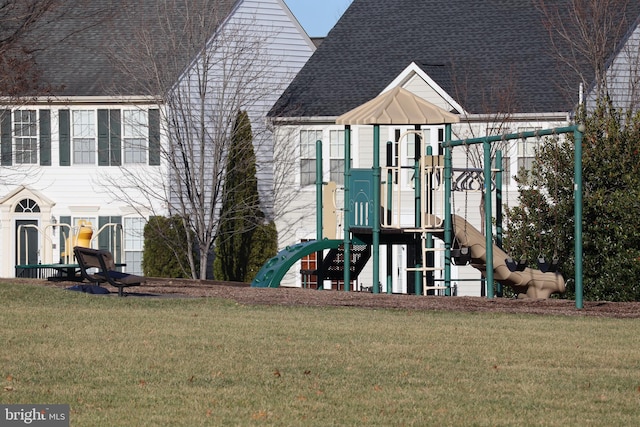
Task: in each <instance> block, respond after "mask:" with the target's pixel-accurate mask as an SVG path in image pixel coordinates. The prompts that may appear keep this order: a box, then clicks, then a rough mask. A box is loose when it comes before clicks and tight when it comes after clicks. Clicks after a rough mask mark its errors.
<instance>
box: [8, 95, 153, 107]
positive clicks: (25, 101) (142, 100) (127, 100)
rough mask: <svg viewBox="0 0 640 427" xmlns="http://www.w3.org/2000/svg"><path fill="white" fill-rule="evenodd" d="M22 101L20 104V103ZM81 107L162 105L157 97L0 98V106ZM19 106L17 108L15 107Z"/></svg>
mask: <svg viewBox="0 0 640 427" xmlns="http://www.w3.org/2000/svg"><path fill="white" fill-rule="evenodd" d="M20 101H22V102H20ZM43 104H44V105H82V104H144V105H149V104H151V105H156V106H158V107H159V106H160V105H162V104H163V101H162V98H161V97H159V96H144V95H131V96H129V95H127V96H34V97H33V98H30V97H29V98H21V99H16V98H7V97H0V105H10V106H16V107H15V108H22V105H43ZM18 105H19V107H17V106H18Z"/></svg>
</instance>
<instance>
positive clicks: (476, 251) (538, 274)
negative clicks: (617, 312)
mask: <svg viewBox="0 0 640 427" xmlns="http://www.w3.org/2000/svg"><path fill="white" fill-rule="evenodd" d="M452 218H453V221H452V222H453V232H454V234H455V237H456V239H457V240H458V242H459V243H460V245H461V246H462V247H468V248H469V249H470V251H471V265H473V267H475V268H477V269H478V270H480V271H481V272H482V274H483V275H484V273H485V271H486V263H487V258H486V254H487V251H486V241H485V236H484V235H483V234H482V233H481V232H480V231H478V229H476V228H475V227H474V226H473V225H471V224H469V223H468V222H467V221H466V220H465V219H464V218H462V217H461V216H458V215H453V217H452ZM438 234H440V235H438ZM442 234H443V233H437V234H436V235H438V237H439V238H443V237H444V236H443V235H442ZM507 258H509V255H507V253H506V252H504V251H503V250H502V249H500V248H499V247H498V246H496V245H493V277H494V279H495V280H496V281H498V282H500V283H501V284H503V285H505V286H510V287H511V288H512V289H513V290H514V291H515V292H516V293H517V294H518V298H549V296H550V295H551V294H554V293H563V292H564V291H565V282H564V278H563V277H562V275H561V274H559V273H556V272H547V273H543V272H542V271H540V270H534V269H532V268H525V269H524V271H511V270H509V268H508V267H507V263H506V260H507Z"/></svg>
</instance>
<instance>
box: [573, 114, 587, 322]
mask: <svg viewBox="0 0 640 427" xmlns="http://www.w3.org/2000/svg"><path fill="white" fill-rule="evenodd" d="M584 131H585V126H584V125H582V124H581V125H579V126H578V127H577V128H576V129H575V130H574V131H573V139H574V145H575V147H574V158H575V160H574V166H573V176H574V178H573V179H574V183H573V188H574V196H573V197H574V201H573V203H574V208H573V209H574V215H575V225H574V228H575V229H574V234H575V249H574V250H575V258H576V260H575V262H576V265H575V284H576V308H578V309H582V308H583V307H584V306H583V302H582V297H583V289H582V134H583V132H584Z"/></svg>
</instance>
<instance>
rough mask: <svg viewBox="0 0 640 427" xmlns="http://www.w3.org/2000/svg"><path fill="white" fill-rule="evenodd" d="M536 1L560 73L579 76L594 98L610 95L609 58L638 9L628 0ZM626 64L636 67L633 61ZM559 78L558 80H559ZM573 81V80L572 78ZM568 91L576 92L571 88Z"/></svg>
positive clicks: (622, 38) (634, 18)
mask: <svg viewBox="0 0 640 427" xmlns="http://www.w3.org/2000/svg"><path fill="white" fill-rule="evenodd" d="M566 3H568V6H567V5H564V4H563V7H562V8H561V7H560V6H559V5H558V2H554V1H549V0H536V1H535V4H536V6H537V7H538V8H539V10H540V11H541V12H542V15H543V17H544V20H543V23H544V25H545V26H546V29H547V31H548V32H549V38H550V40H551V46H552V49H553V52H551V53H552V54H553V55H554V56H555V57H556V58H557V59H558V61H559V63H560V65H561V66H563V68H564V71H561V74H562V75H564V76H565V77H566V76H571V75H572V76H576V75H577V76H579V77H580V80H581V82H582V85H583V87H584V88H585V90H588V89H590V88H592V90H593V95H594V98H595V99H604V98H605V97H607V96H608V95H609V90H610V87H609V86H610V82H611V79H610V77H611V76H610V75H609V74H608V71H609V66H610V64H611V62H610V60H611V56H612V54H613V53H615V52H616V49H617V48H622V46H620V43H621V41H625V35H626V34H627V31H629V28H630V24H631V23H632V22H634V21H635V20H636V18H637V15H635V14H633V13H630V12H632V11H633V10H635V11H636V12H637V10H638V7H637V5H635V3H631V2H630V1H629V0H569V1H568V2H566ZM629 65H631V66H633V67H634V68H637V52H636V59H635V61H632V62H631V63H630V64H629ZM562 75H561V77H562ZM572 80H574V79H572ZM570 90H575V88H574V87H570Z"/></svg>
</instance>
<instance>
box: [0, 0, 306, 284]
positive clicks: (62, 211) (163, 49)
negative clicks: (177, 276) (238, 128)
mask: <svg viewBox="0 0 640 427" xmlns="http://www.w3.org/2000/svg"><path fill="white" fill-rule="evenodd" d="M202 5H208V6H207V7H208V9H202V10H200V12H202V11H203V10H204V12H205V13H206V14H205V15H204V16H207V17H208V19H207V20H201V21H199V22H198V24H199V25H201V27H199V28H193V27H189V28H187V25H186V23H187V22H188V21H187V20H186V18H185V17H186V16H187V15H188V13H190V14H193V13H194V10H196V8H197V7H202ZM189 7H192V8H193V9H189ZM205 30H207V31H209V32H207V33H203V32H204V31H205ZM37 31H40V34H39V37H38V38H37V40H38V42H39V43H41V44H40V45H38V49H36V50H35V53H34V54H33V55H34V60H35V66H36V67H37V71H38V79H39V80H38V86H37V87H38V90H30V91H26V92H24V93H21V94H20V95H21V96H18V97H15V96H12V97H8V96H5V98H3V106H2V107H1V108H0V109H1V110H2V111H1V114H0V130H1V136H0V139H1V153H2V163H1V166H0V174H1V176H2V178H1V179H0V236H1V238H0V242H1V245H0V276H2V277H13V276H14V274H15V269H14V267H15V265H18V264H20V265H25V264H28V265H33V264H50V263H57V262H59V261H60V260H62V261H64V262H69V261H70V259H69V258H68V256H69V254H70V253H71V250H70V249H71V246H73V244H74V243H75V241H74V240H73V239H76V238H78V237H79V234H80V233H79V230H80V227H81V226H83V225H84V226H86V227H89V228H90V230H91V232H90V233H88V236H87V235H86V234H85V236H84V237H85V238H87V239H88V244H90V245H91V246H93V247H95V248H100V249H108V250H111V251H113V252H115V253H117V257H118V259H117V260H116V261H117V262H124V263H126V265H127V271H128V272H132V273H138V274H139V273H141V272H142V271H141V261H142V253H143V245H144V241H143V233H142V232H143V228H144V225H145V223H146V221H147V219H148V217H149V216H151V215H167V214H170V213H171V212H170V210H171V209H170V205H169V203H170V201H171V200H172V199H174V198H175V197H176V196H175V194H170V192H171V191H176V187H175V186H172V185H169V184H170V183H171V182H172V181H171V180H172V179H175V176H171V173H170V169H169V168H168V165H167V162H168V161H169V160H171V158H170V156H168V155H167V151H166V149H165V147H166V146H167V144H168V142H169V138H170V137H171V123H169V122H168V121H167V117H170V116H171V110H172V109H173V108H174V104H171V103H170V102H168V99H169V98H170V97H172V96H173V97H175V96H176V93H177V92H178V91H183V93H187V94H188V96H190V95H191V93H192V92H189V91H195V88H194V86H193V81H194V80H195V79H197V77H198V76H197V75H196V73H197V71H195V70H197V69H198V67H199V66H200V65H201V64H202V63H203V62H204V61H205V59H204V58H214V59H216V60H218V62H217V63H216V64H217V65H214V66H211V67H210V68H209V69H207V72H209V73H210V75H208V78H210V79H211V81H223V78H222V77H221V76H222V75H224V74H225V73H227V74H229V73H230V72H229V68H226V65H222V64H226V63H225V62H224V61H223V59H225V58H221V57H220V55H221V54H220V53H219V52H220V51H222V50H224V49H231V47H236V48H238V49H239V46H242V48H243V49H244V48H246V46H251V48H250V49H247V50H245V53H244V55H245V56H242V55H236V56H235V57H234V59H235V60H236V61H238V62H239V63H240V64H241V71H242V73H247V70H251V69H252V67H253V68H260V73H261V74H260V76H261V80H260V82H259V83H260V84H261V85H263V86H264V87H267V86H266V84H267V83H268V88H269V90H268V92H267V91H264V93H262V94H261V96H260V97H259V98H258V97H255V98H252V99H251V100H248V98H245V100H244V104H243V105H242V106H241V108H242V109H243V110H246V111H248V113H249V116H250V118H251V120H252V126H253V131H254V134H256V135H260V144H259V145H258V144H256V155H257V158H258V161H259V162H261V165H262V167H261V168H260V172H259V176H258V178H259V181H260V189H261V191H262V192H261V198H262V201H263V203H264V205H265V210H267V211H268V210H269V209H271V205H272V204H273V202H272V194H271V187H272V181H273V179H272V170H271V168H270V162H269V161H268V160H265V159H269V158H270V156H271V153H272V145H273V143H272V136H271V132H270V130H269V129H268V128H267V123H266V120H265V116H266V113H267V112H268V110H269V108H271V106H272V105H273V104H274V103H275V101H276V100H277V99H278V97H279V96H280V94H281V93H282V91H283V90H284V88H285V87H286V85H287V84H288V83H289V82H290V81H291V79H292V78H293V76H294V75H295V74H296V73H297V72H298V70H299V69H300V68H301V67H302V66H303V65H304V63H305V62H306V61H307V59H308V58H309V57H310V56H311V54H312V53H313V51H314V50H315V46H314V45H313V43H312V41H311V40H310V39H309V37H308V36H307V35H306V33H305V32H304V30H303V29H302V27H301V26H300V25H299V23H298V22H297V20H296V19H295V17H294V16H293V15H292V13H291V12H290V11H289V9H288V7H287V6H286V5H285V3H284V2H283V1H282V0H260V1H255V0H233V1H232V0H215V1H214V0H208V1H205V0H185V1H175V2H157V1H155V0H143V1H135V2H123V1H120V0H110V1H104V0H87V1H85V2H84V3H83V7H82V8H72V9H70V10H69V11H68V13H65V14H61V15H60V16H59V17H57V19H56V20H55V21H53V22H50V23H48V25H45V26H43V27H40V28H38V29H37ZM33 37H34V38H35V37H36V35H34V36H33ZM197 37H204V39H203V43H201V44H200V45H190V44H189V43H187V42H186V41H187V40H192V39H193V38H197ZM205 42H206V46H207V47H206V48H205V49H201V46H203V45H204V43H205ZM230 46H231V47H230ZM258 49H259V51H258ZM144 52H146V53H147V54H149V55H151V57H153V58H154V59H158V58H160V60H161V61H162V62H156V63H152V64H151V63H149V62H146V61H145V60H143V59H139V58H143V56H139V54H138V53H144ZM246 55H253V56H252V58H258V59H254V60H253V62H249V61H248V60H247V56H246ZM136 59H139V60H137V61H136ZM241 61H245V62H241ZM229 62H230V61H229ZM211 63H213V61H212V62H211ZM158 64H160V67H156V68H155V69H154V68H153V66H154V65H158ZM245 75H246V74H240V71H238V72H237V73H236V74H233V73H231V75H230V76H228V77H227V78H228V79H229V80H234V81H235V82H236V83H237V84H240V83H241V82H243V78H244V77H245ZM255 75H256V74H254V76H255ZM250 84H255V82H252V83H250ZM249 90H250V91H253V92H254V93H255V92H256V91H257V89H256V87H249ZM221 98H222V96H221V95H220V94H219V91H214V90H213V89H211V90H210V91H209V92H207V93H206V96H204V97H203V101H202V102H203V103H205V104H207V105H209V106H211V105H218V106H219V105H220V103H219V102H220V99H221ZM185 99H189V98H185ZM231 108H235V105H234V106H233V107H231ZM238 108H240V107H238ZM174 113H175V111H174ZM232 113H233V114H236V113H237V111H233V112H232ZM203 126H205V127H206V128H207V129H208V130H210V129H212V128H214V127H215V124H213V123H211V122H208V123H204V124H203ZM134 175H135V176H137V177H138V178H139V179H141V180H142V181H144V182H145V184H146V186H144V187H143V186H135V185H132V182H133V181H132V180H131V177H132V176H134ZM168 183H169V184H168ZM167 192H169V194H168V195H167ZM156 194H160V195H161V196H162V197H157V198H154V197H153V195H156ZM163 198H164V200H163ZM69 239H71V240H69Z"/></svg>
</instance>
